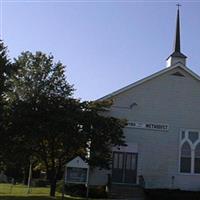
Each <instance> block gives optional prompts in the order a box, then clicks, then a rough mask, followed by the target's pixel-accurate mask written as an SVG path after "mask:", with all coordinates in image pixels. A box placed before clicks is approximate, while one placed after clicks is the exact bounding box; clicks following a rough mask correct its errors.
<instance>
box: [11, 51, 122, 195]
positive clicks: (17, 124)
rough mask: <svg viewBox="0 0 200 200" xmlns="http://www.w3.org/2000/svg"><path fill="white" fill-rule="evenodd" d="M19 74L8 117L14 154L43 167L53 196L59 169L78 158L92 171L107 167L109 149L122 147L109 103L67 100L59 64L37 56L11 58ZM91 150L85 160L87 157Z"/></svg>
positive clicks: (67, 88)
mask: <svg viewBox="0 0 200 200" xmlns="http://www.w3.org/2000/svg"><path fill="white" fill-rule="evenodd" d="M15 65H16V66H17V67H18V72H17V73H16V74H15V75H14V76H13V77H12V80H11V85H12V87H13V92H12V93H9V94H8V96H10V99H11V100H12V101H11V105H12V106H11V111H12V115H11V118H10V121H11V122H10V126H9V135H11V136H12V137H11V138H12V141H13V144H15V145H14V146H15V148H16V150H17V151H16V150H15V152H26V153H25V154H26V156H30V155H32V156H33V157H34V158H36V159H35V164H40V165H41V164H42V165H43V166H45V169H46V172H47V178H48V180H49V181H50V183H51V190H50V195H51V196H55V189H56V182H57V180H58V179H59V178H61V176H62V173H63V167H64V165H65V164H66V163H67V162H68V161H69V160H70V159H72V158H73V157H75V156H77V155H79V156H82V157H83V158H85V159H86V160H87V161H88V162H89V164H90V165H91V166H93V167H96V166H98V167H101V168H107V167H109V164H110V161H111V154H110V152H111V148H112V146H115V145H123V144H124V136H123V131H122V128H123V126H124V123H123V122H122V121H121V120H118V119H116V118H113V117H110V116H108V115H107V114H106V111H108V109H109V107H110V105H111V104H110V102H109V103H108V102H80V100H76V99H73V98H72V92H73V87H72V86H71V85H70V84H69V83H68V82H67V81H66V77H65V73H64V69H65V66H63V65H62V64H61V63H60V62H58V63H55V62H54V61H53V56H51V55H50V56H47V55H45V54H43V53H41V52H37V53H36V54H32V53H30V52H24V53H22V55H21V56H19V57H18V58H17V59H16V60H15ZM88 150H90V157H88Z"/></svg>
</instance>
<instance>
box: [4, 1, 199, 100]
mask: <svg viewBox="0 0 200 200" xmlns="http://www.w3.org/2000/svg"><path fill="white" fill-rule="evenodd" d="M176 3H177V1H117V0H116V1H111V0H109V1H106V0H102V1H92V0H91V1H67V0H66V1H64V0H62V1H59V0H58V1H45V0H41V1H34V0H32V1H29V0H26V1H18V0H15V1H14V0H13V1H9V0H6V1H4V0H2V1H1V6H2V7H1V25H0V26H1V37H2V39H3V40H4V42H5V44H6V45H7V46H8V49H9V55H10V57H11V58H14V57H17V56H18V55H19V54H20V53H21V52H22V51H26V50H29V51H32V52H35V51H37V50H40V51H43V52H45V53H47V54H49V53H52V54H53V55H54V57H55V61H58V60H60V61H61V62H62V63H63V64H65V65H66V66H67V67H66V76H67V80H68V81H69V82H70V83H71V84H74V88H75V89H76V91H75V94H74V96H75V97H78V98H81V99H82V100H95V99H98V98H100V97H102V96H104V95H107V94H109V93H111V92H113V91H115V90H117V89H120V88H122V87H124V86H126V85H128V84H130V83H133V82H135V81H137V80H139V79H141V78H144V77H146V76H148V75H151V74H152V73H154V72H157V71H158V70H161V69H163V68H164V67H165V59H166V58H167V57H168V56H169V55H170V53H172V47H173V40H174V34H175V20H176V19H175V18H176V6H175V5H176ZM179 3H181V4H182V7H181V49H182V52H183V53H184V54H185V55H187V56H188V60H187V65H188V67H189V68H190V69H192V70H193V71H194V72H196V73H197V74H200V1H179Z"/></svg>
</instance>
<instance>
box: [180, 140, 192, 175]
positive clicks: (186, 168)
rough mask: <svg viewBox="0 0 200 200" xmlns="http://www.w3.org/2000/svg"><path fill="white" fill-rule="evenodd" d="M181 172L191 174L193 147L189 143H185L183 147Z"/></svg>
mask: <svg viewBox="0 0 200 200" xmlns="http://www.w3.org/2000/svg"><path fill="white" fill-rule="evenodd" d="M180 171H181V172H183V173H190V172H191V147H190V145H189V143H188V142H185V143H183V145H182V147H181V165H180Z"/></svg>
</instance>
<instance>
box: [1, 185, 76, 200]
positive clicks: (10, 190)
mask: <svg viewBox="0 0 200 200" xmlns="http://www.w3.org/2000/svg"><path fill="white" fill-rule="evenodd" d="M60 199H61V194H59V193H57V194H56V200H60ZM72 199H73V200H75V198H69V197H65V200H72ZM0 200H52V198H50V197H49V188H48V187H33V188H31V193H30V194H27V186H25V185H11V184H0Z"/></svg>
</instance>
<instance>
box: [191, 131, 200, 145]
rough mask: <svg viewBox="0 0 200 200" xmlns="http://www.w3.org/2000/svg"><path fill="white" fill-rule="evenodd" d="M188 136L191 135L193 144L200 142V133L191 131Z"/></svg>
mask: <svg viewBox="0 0 200 200" xmlns="http://www.w3.org/2000/svg"><path fill="white" fill-rule="evenodd" d="M188 134H189V135H188V137H189V139H190V141H191V142H192V143H195V142H196V141H197V140H198V137H199V133H198V132H194V131H190V132H189V133H188Z"/></svg>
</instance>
